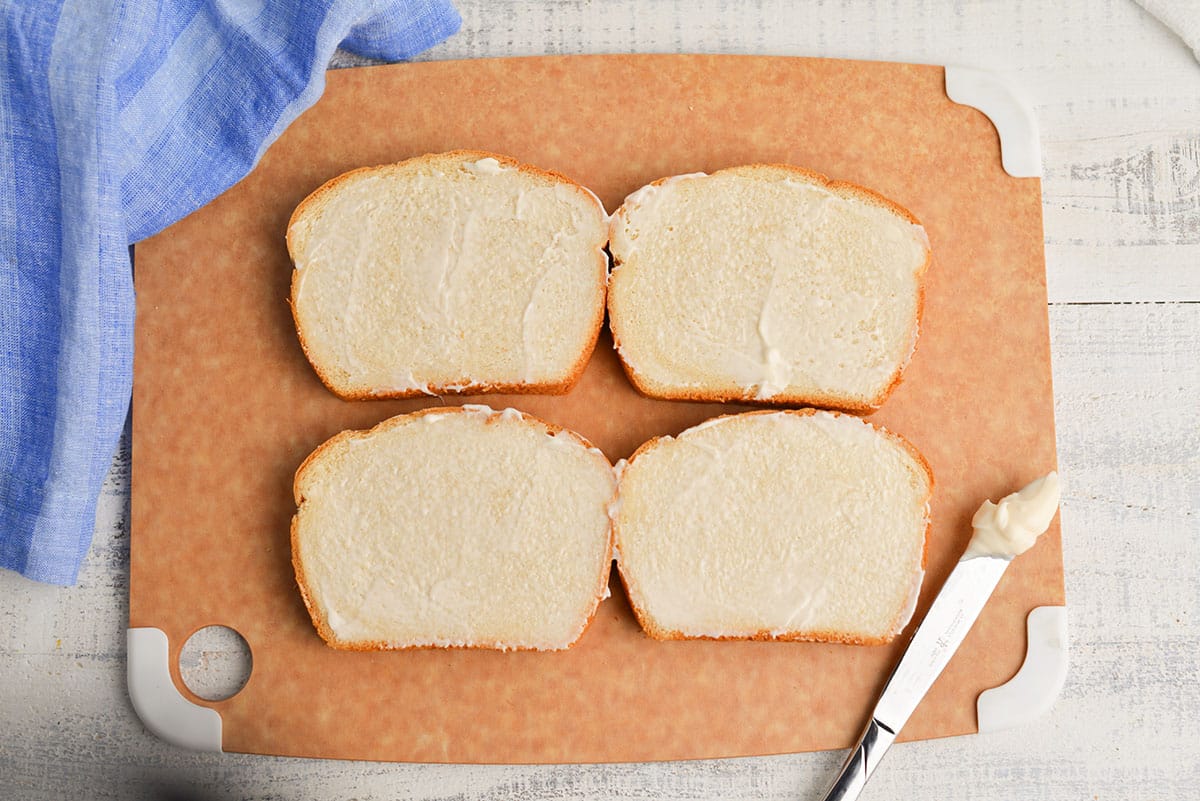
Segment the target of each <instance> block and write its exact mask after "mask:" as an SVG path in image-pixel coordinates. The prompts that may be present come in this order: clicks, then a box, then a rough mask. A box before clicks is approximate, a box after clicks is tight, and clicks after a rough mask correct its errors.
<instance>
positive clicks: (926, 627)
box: [824, 473, 1059, 801]
mask: <svg viewBox="0 0 1200 801" xmlns="http://www.w3.org/2000/svg"><path fill="white" fill-rule="evenodd" d="M1058 497H1059V488H1058V476H1057V475H1056V474H1055V473H1050V474H1049V475H1047V476H1044V477H1042V478H1039V479H1038V480H1037V481H1034V482H1033V483H1031V484H1029V485H1028V486H1027V487H1025V488H1024V489H1022V490H1020V491H1019V492H1015V493H1013V494H1012V495H1009V496H1007V497H1006V498H1004V499H1003V500H1001V501H1000V502H999V503H998V504H993V503H992V502H991V501H985V502H984V504H983V506H981V507H980V509H979V511H978V512H976V514H975V517H974V519H972V521H971V525H972V527H973V529H974V535H973V536H972V538H971V543H970V545H968V546H967V550H966V552H965V553H964V554H963V558H962V559H961V560H960V561H959V563H958V564H957V565H956V566H955V567H954V570H953V571H951V573H950V577H949V578H948V579H946V583H945V584H944V585H942V589H941V591H940V592H938V595H937V597H936V598H934V600H933V605H932V606H931V607H930V608H929V612H928V614H926V615H925V619H924V620H922V621H921V625H920V626H918V627H917V630H916V632H915V633H914V634H913V637H912V640H911V641H910V642H909V644H908V648H907V649H906V650H905V651H904V655H903V656H902V657H901V658H900V662H899V664H897V665H896V669H895V670H893V671H892V675H891V677H890V678H888V681H887V684H886V685H885V686H884V688H883V692H882V693H881V694H880V696H879V700H878V701H877V702H876V704H875V709H874V710H873V711H872V713H871V718H870V720H868V721H867V725H866V728H865V729H863V733H862V736H861V737H860V738H859V739H858V743H857V745H855V746H854V748H853V749H852V750H851V751H850V755H849V756H848V757H847V758H846V761H845V763H844V764H843V765H842V770H841V772H840V773H839V774H838V776H837V778H836V779H834V781H833V784H832V785H831V786H830V788H829V790H828V791H827V792H826V793H825V795H824V801H850V800H851V799H855V798H858V796H859V794H860V793H861V792H862V790H863V787H864V786H866V783H867V779H869V778H870V777H871V774H872V773H874V772H875V769H876V768H877V767H879V762H880V760H881V759H883V755H884V753H886V752H887V750H888V748H889V747H890V746H891V744H892V743H893V742H895V741H896V735H897V734H898V733H899V732H900V729H901V727H902V726H904V724H905V723H907V722H908V719H909V717H911V716H912V713H913V711H914V710H916V708H917V704H919V703H920V702H921V699H922V698H924V697H925V694H926V693H927V692H929V688H930V687H932V686H933V682H934V681H935V680H936V679H937V677H938V676H939V675H941V673H942V670H943V669H945V667H946V665H947V664H948V663H949V662H950V657H952V656H953V655H954V652H955V651H956V650H958V646H959V645H960V644H961V643H962V641H963V639H964V638H966V636H967V632H968V631H970V630H971V626H972V625H973V624H974V623H975V619H976V618H978V617H979V613H980V612H981V611H983V607H984V605H985V604H986V603H987V600H988V598H990V597H991V595H992V591H993V590H995V589H996V585H997V584H999V583H1000V579H1001V577H1002V576H1003V575H1004V571H1005V570H1007V569H1008V566H1009V564H1010V563H1011V562H1012V560H1013V558H1014V557H1016V556H1017V555H1019V554H1021V553H1023V552H1024V551H1026V550H1028V549H1029V548H1030V547H1032V546H1033V544H1034V542H1035V541H1036V540H1037V537H1038V536H1040V535H1041V534H1042V533H1044V532H1045V530H1046V528H1047V527H1048V526H1049V525H1050V521H1051V520H1052V519H1053V518H1054V513H1055V511H1056V510H1057V508H1058Z"/></svg>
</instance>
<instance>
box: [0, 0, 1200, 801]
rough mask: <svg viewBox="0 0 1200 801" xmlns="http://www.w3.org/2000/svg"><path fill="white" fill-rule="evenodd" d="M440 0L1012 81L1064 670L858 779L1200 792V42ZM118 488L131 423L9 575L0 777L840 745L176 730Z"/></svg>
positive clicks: (915, 19)
mask: <svg viewBox="0 0 1200 801" xmlns="http://www.w3.org/2000/svg"><path fill="white" fill-rule="evenodd" d="M459 6H460V8H461V10H462V12H463V16H464V25H463V29H462V31H461V32H460V33H459V34H458V35H457V36H455V37H454V38H453V39H451V40H450V41H449V42H447V43H446V44H444V45H442V46H440V47H438V48H436V49H434V50H433V51H431V52H429V53H428V54H426V56H425V58H429V59H449V58H475V57H485V56H508V55H539V54H547V53H610V52H714V53H761V54H777V55H806V56H839V57H851V58H867V59H884V60H894V61H915V62H926V63H939V64H944V63H957V64H963V65H970V66H978V67H984V68H988V69H991V70H994V71H996V72H998V73H1000V74H1001V75H1002V76H1004V77H1005V78H1006V79H1007V80H1008V81H1009V82H1010V83H1012V84H1013V85H1015V86H1017V87H1019V89H1020V90H1021V92H1022V93H1023V94H1024V95H1025V96H1026V97H1027V99H1028V100H1029V101H1030V103H1031V105H1032V106H1033V107H1034V108H1035V109H1036V112H1037V116H1038V120H1039V124H1040V127H1041V133H1042V148H1043V158H1044V182H1043V191H1044V197H1045V230H1046V255H1047V269H1048V273H1049V291H1050V323H1051V335H1052V350H1053V359H1054V382H1055V392H1056V405H1055V411H1056V416H1057V425H1058V447H1059V459H1060V463H1061V473H1062V475H1063V478H1064V481H1065V497H1064V499H1063V504H1062V513H1063V531H1064V541H1065V551H1066V553H1065V558H1066V580H1067V596H1068V604H1069V610H1070V613H1069V614H1070V626H1071V640H1072V642H1071V660H1072V666H1071V671H1070V676H1069V679H1068V682H1067V686H1066V688H1065V690H1064V691H1063V693H1062V696H1061V697H1060V699H1059V702H1058V704H1057V706H1056V707H1055V708H1054V710H1053V711H1052V712H1051V713H1050V714H1049V715H1047V716H1045V717H1043V718H1042V719H1040V720H1038V721H1037V722H1035V723H1033V724H1030V725H1028V726H1025V727H1023V728H1021V729H1018V730H1013V731H1008V732H1003V733H999V734H993V735H977V736H969V737H960V738H954V739H949V740H941V741H933V742H925V743H916V744H909V745H901V746H897V747H896V748H895V749H893V751H892V753H891V754H889V756H888V757H887V759H886V760H885V762H884V764H883V767H882V769H881V770H880V771H879V773H878V774H877V775H876V777H875V779H873V780H872V782H871V784H870V786H869V787H868V789H867V793H866V795H865V797H866V798H868V799H958V800H959V801H971V800H972V799H1009V798H1011V799H1028V800H1029V801H1038V800H1040V799H1121V800H1122V801H1135V800H1136V799H1156V801H1166V800H1167V799H1195V798H1198V797H1200V681H1197V672H1198V670H1200V665H1198V662H1200V422H1198V420H1200V415H1198V412H1200V64H1197V63H1196V61H1195V60H1194V59H1193V57H1192V55H1191V53H1190V52H1189V51H1188V50H1187V49H1186V48H1185V47H1184V46H1183V44H1182V43H1181V42H1180V41H1179V40H1178V39H1176V38H1175V37H1174V36H1173V35H1172V34H1170V33H1169V32H1168V31H1167V30H1165V29H1164V28H1163V27H1162V26H1160V25H1159V24H1158V23H1157V22H1156V21H1154V20H1153V19H1152V18H1151V17H1149V16H1148V15H1147V14H1145V13H1144V12H1143V11H1141V10H1140V9H1139V8H1137V7H1136V6H1134V5H1132V4H1131V3H1130V2H1129V0H1099V1H1097V2H1092V1H1089V0H1073V1H1072V2H1066V3H1057V4H1052V3H1045V4H1042V3H1030V2H1024V3H1018V2H1009V3H999V2H995V3H990V4H987V5H982V4H979V6H978V7H976V6H974V5H971V4H966V3H947V2H939V1H938V0H924V1H923V2H917V1H916V0H888V1H887V2H880V3H873V2H848V1H847V2H820V3H814V4H805V5H803V6H800V7H795V8H793V7H792V4H790V3H785V2H766V1H765V0H758V1H757V2H746V3H735V2H732V0H703V1H702V2H684V1H683V0H677V1H676V2H639V0H619V1H614V2H601V0H593V1H589V0H568V1H567V2H533V1H532V0H505V1H502V2H497V1H496V0H493V1H492V2H483V0H472V1H471V2H465V1H463V0H460V2H459ZM1196 13H1198V14H1200V8H1198V9H1197V11H1196ZM341 60H342V61H344V60H345V59H341ZM597 102H607V103H612V104H617V105H619V103H620V98H619V97H618V98H597ZM128 489H129V443H128V440H127V439H126V441H125V442H123V443H122V447H121V450H120V453H119V454H118V457H117V459H116V460H115V463H114V467H113V471H112V474H111V476H110V478H109V481H108V484H107V486H106V488H105V492H104V497H103V498H102V501H101V508H100V512H99V515H98V521H97V530H96V538H95V542H94V544H93V547H92V551H91V554H90V556H89V557H88V561H87V564H86V566H85V568H84V570H83V573H82V576H81V577H80V580H79V585H78V586H77V587H74V588H70V589H59V588H54V587H47V586H41V585H36V584H33V583H32V582H29V581H26V580H24V579H22V578H20V577H18V576H16V575H15V574H12V573H0V798H22V799H53V798H69V797H79V798H97V799H100V798H121V799H134V798H143V797H145V798H187V799H208V798H222V799H223V798H261V799H268V798H348V797H354V798H360V799H383V798H420V799H432V798H439V799H440V798H458V799H483V798H498V799H516V798H530V799H551V798H555V799H559V798H565V799H585V798H587V799H590V798H630V799H633V798H636V799H650V798H655V799H657V798H664V799H702V798H722V799H741V798H745V799H752V798H754V799H757V798H767V799H813V798H816V797H818V796H819V794H820V792H821V789H822V787H823V785H824V783H825V782H826V781H827V780H828V779H829V778H830V776H831V773H832V772H833V770H834V769H835V767H836V766H837V764H838V763H839V762H840V760H841V758H842V755H841V754H840V753H819V754H801V755H794V756H782V757H766V758H755V759H737V760H723V761H704V762H689V763H661V764H647V765H597V766H552V767H480V766H423V765H389V764H372V763H358V762H333V761H310V760H298V759H278V758H267V757H252V756H242V755H232V754H230V755H214V754H197V753H191V752H187V751H182V750H179V749H177V748H174V747H172V746H169V745H166V744H164V743H162V742H160V741H158V740H157V739H155V738H154V737H153V736H152V735H150V734H148V733H147V732H146V731H145V730H144V729H143V727H142V725H141V723H140V722H139V721H138V719H137V718H136V717H135V716H134V713H133V710H132V708H131V707H130V704H129V700H128V697H127V695H126V691H125V645H124V643H125V627H126V622H127V617H128V600H127V594H128V577H129V532H128V518H129V506H128V503H129V502H128ZM634 736H636V735H634Z"/></svg>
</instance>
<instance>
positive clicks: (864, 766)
mask: <svg viewBox="0 0 1200 801" xmlns="http://www.w3.org/2000/svg"><path fill="white" fill-rule="evenodd" d="M895 741H896V733H895V732H893V731H891V730H890V729H888V728H887V727H886V726H884V725H883V724H882V723H880V722H879V721H878V720H876V719H875V718H871V720H870V721H869V722H868V723H867V727H866V728H865V729H864V730H863V733H862V737H859V738H858V743H857V744H856V745H855V746H854V748H852V749H851V750H850V755H849V756H847V757H846V761H845V763H844V764H843V765H842V770H841V772H840V773H838V775H837V778H836V779H834V780H833V784H831V785H830V786H829V789H828V790H826V791H825V795H824V796H822V801H853V799H855V798H858V796H859V793H861V792H862V791H863V788H864V787H866V785H867V779H868V778H870V776H871V774H872V773H874V772H875V768H877V767H879V762H880V760H882V759H883V755H884V753H885V752H886V751H887V750H888V748H889V747H890V746H891V744H892V743H894V742H895Z"/></svg>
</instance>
